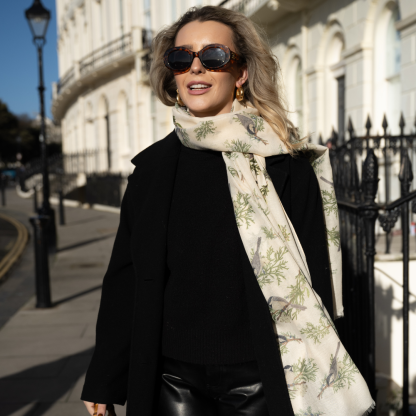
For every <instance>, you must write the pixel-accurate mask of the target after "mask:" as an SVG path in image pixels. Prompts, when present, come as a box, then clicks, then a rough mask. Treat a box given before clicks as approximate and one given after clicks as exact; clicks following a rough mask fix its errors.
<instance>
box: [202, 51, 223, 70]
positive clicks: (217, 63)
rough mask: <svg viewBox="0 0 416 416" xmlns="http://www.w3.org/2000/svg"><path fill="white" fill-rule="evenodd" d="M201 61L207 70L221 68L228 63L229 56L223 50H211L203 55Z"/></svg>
mask: <svg viewBox="0 0 416 416" xmlns="http://www.w3.org/2000/svg"><path fill="white" fill-rule="evenodd" d="M201 60H202V62H203V63H204V65H205V66H206V67H207V68H211V69H215V68H221V67H222V66H224V65H225V64H226V63H227V54H226V53H225V51H223V50H222V49H221V48H210V49H207V50H206V51H205V52H204V53H203V54H202V56H201Z"/></svg>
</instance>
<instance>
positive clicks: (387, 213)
mask: <svg viewBox="0 0 416 416" xmlns="http://www.w3.org/2000/svg"><path fill="white" fill-rule="evenodd" d="M371 127H372V126H371V121H370V118H368V119H367V123H366V135H365V136H361V137H357V136H356V135H355V131H354V128H353V126H352V123H351V120H349V125H348V133H349V140H348V141H346V142H341V141H339V140H338V137H337V134H336V132H335V131H333V134H332V137H331V139H330V140H329V141H328V143H327V145H328V146H329V147H330V148H331V151H330V156H331V164H332V169H333V174H334V187H335V192H336V196H337V200H338V207H339V216H340V233H341V235H340V239H341V248H342V260H343V266H342V268H343V276H344V277H343V298H344V306H345V318H344V319H341V320H339V321H337V322H336V326H337V328H338V331H339V333H340V336H341V339H342V341H343V343H344V345H345V347H346V349H347V350H348V351H349V353H350V355H351V357H352V359H353V360H354V361H355V362H356V364H357V366H358V368H359V369H360V371H361V373H362V374H363V376H364V377H365V379H366V380H367V383H368V385H369V387H370V390H371V392H372V394H373V396H375V301H374V299H375V284H374V259H375V255H376V222H377V219H378V220H379V224H380V225H381V227H382V228H383V230H384V231H385V233H386V236H387V237H386V247H387V251H388V249H389V237H388V236H389V233H390V231H391V230H392V228H393V227H394V226H395V223H396V221H397V219H398V218H399V216H401V224H400V228H401V229H400V231H401V235H402V251H403V345H404V350H403V351H404V357H403V374H404V376H403V415H408V408H409V380H408V374H409V348H408V342H409V250H410V247H409V228H410V227H409V219H410V211H411V210H412V211H413V213H416V191H412V192H410V186H411V183H412V180H413V172H412V162H411V160H412V159H414V157H415V151H416V133H413V134H407V135H406V134H404V127H405V125H404V119H403V117H401V120H400V134H399V135H390V134H388V132H387V127H388V125H387V119H386V118H385V117H384V120H383V131H384V134H383V135H381V136H380V135H375V136H374V135H371V134H370V131H371ZM396 155H397V157H396ZM394 158H396V159H397V161H395V160H394ZM393 163H399V164H400V174H399V176H398V177H396V180H397V181H398V182H400V188H401V195H400V196H398V197H397V198H396V200H395V201H392V202H391V201H390V196H389V188H388V186H389V185H386V183H389V184H390V183H391V182H392V181H393V180H394V177H393V175H392V174H391V172H392V170H391V169H389V167H391V166H392V164H393ZM379 165H382V166H383V167H384V169H383V174H384V178H383V179H384V187H385V188H384V201H383V203H380V201H377V198H378V196H379V194H380V193H379ZM411 201H412V208H411V210H410V209H409V204H410V203H411Z"/></svg>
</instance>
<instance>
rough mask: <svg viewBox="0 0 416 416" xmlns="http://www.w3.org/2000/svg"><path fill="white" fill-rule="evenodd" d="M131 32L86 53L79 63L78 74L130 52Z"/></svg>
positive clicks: (85, 72) (86, 72)
mask: <svg viewBox="0 0 416 416" xmlns="http://www.w3.org/2000/svg"><path fill="white" fill-rule="evenodd" d="M131 51H132V47H131V34H130V33H128V34H125V35H123V36H121V37H120V38H118V39H116V40H113V41H111V42H109V43H107V44H106V45H104V46H102V47H101V48H98V49H96V50H95V51H94V52H92V53H90V54H89V55H87V56H86V57H85V58H83V59H82V60H81V61H80V63H79V72H80V75H81V76H82V75H86V74H88V73H89V72H91V71H93V70H94V69H97V68H99V67H100V66H103V65H105V64H106V63H108V62H111V61H114V60H115V59H118V58H121V57H122V56H124V55H127V54H129V53H131Z"/></svg>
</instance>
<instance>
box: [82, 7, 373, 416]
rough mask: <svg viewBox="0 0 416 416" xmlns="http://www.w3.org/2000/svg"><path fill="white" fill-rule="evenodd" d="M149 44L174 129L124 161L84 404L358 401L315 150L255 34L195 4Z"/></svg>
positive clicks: (192, 408)
mask: <svg viewBox="0 0 416 416" xmlns="http://www.w3.org/2000/svg"><path fill="white" fill-rule="evenodd" d="M154 45H155V47H154V61H153V64H152V68H151V71H150V72H151V83H152V86H153V89H154V90H155V92H156V94H157V95H158V97H159V98H160V99H161V101H162V102H163V103H164V104H167V105H170V106H172V105H175V107H174V109H173V122H174V125H175V131H174V132H172V133H171V134H170V135H168V136H167V137H166V138H165V139H163V140H161V141H159V142H156V143H155V144H153V145H152V146H150V147H148V148H147V149H146V150H144V151H143V152H141V153H140V154H139V155H137V156H136V157H135V158H134V159H133V160H132V163H133V164H134V165H135V166H136V168H135V171H134V173H133V174H132V175H131V176H130V177H129V184H128V187H127V190H126V193H125V196H124V198H123V203H122V207H121V217H120V226H119V230H118V233H117V237H116V241H115V244H114V249H113V253H112V256H111V260H110V264H109V267H108V271H107V273H106V275H105V277H104V283H103V292H102V300H101V306H100V311H99V316H98V322H97V343H96V348H95V352H94V355H93V358H92V361H91V364H90V366H89V369H88V372H87V376H86V381H85V385H84V390H83V393H82V400H84V401H85V404H86V406H87V409H88V411H89V412H90V414H93V405H94V403H99V406H98V414H100V413H101V414H104V413H105V409H106V406H105V404H106V403H116V404H121V405H124V403H125V402H126V400H127V402H128V407H127V415H128V416H133V415H139V416H151V415H160V416H162V415H169V416H176V415H177V416H179V415H182V416H184V415H185V416H187V415H209V416H211V415H212V416H213V415H256V416H263V415H264V416H266V415H271V416H275V415H276V416H277V415H279V416H282V415H284V416H286V415H291V416H293V415H295V414H296V415H306V414H308V415H321V414H327V415H329V414H337V415H345V416H347V415H348V416H351V415H356V416H361V415H363V414H366V413H367V412H370V411H371V410H372V408H373V407H374V403H373V401H372V399H371V396H370V395H369V393H368V389H367V386H366V385H365V382H364V381H363V379H362V377H361V375H360V374H359V373H358V370H357V369H356V367H355V366H354V364H353V363H352V361H351V359H350V358H349V356H348V354H347V353H346V351H345V349H344V348H343V346H342V345H341V343H340V342H339V339H338V337H337V335H336V331H335V330H334V328H333V324H332V321H331V317H332V316H335V317H338V316H340V315H342V302H341V298H340V279H339V277H340V276H339V274H337V271H336V270H335V269H339V270H340V269H341V265H340V252H339V249H338V247H339V241H338V242H337V240H336V238H335V240H334V239H333V237H331V238H332V240H333V241H332V242H331V241H330V240H327V236H326V233H325V229H326V228H325V227H327V228H328V229H329V230H330V231H331V232H332V234H331V236H334V235H336V233H337V227H338V217H337V212H336V204H335V206H331V207H330V206H325V211H324V213H325V215H324V214H323V206H322V200H321V192H322V193H325V192H326V193H327V194H328V195H333V187H332V183H331V181H332V174H331V171H330V165H329V160H328V156H327V152H326V151H324V148H322V147H318V146H314V145H307V144H305V143H302V142H301V141H299V140H298V139H299V138H298V133H297V130H296V129H295V128H294V126H293V125H292V123H291V122H290V121H289V120H288V118H287V114H286V111H285V110H284V106H283V104H282V98H281V95H280V93H279V91H278V90H277V82H276V81H277V75H278V65H277V62H276V60H275V58H274V56H273V54H272V52H271V50H270V48H269V47H268V46H267V43H266V41H265V40H264V37H262V36H261V35H260V34H259V31H258V30H256V28H255V27H254V25H253V23H252V22H251V21H250V20H249V19H247V18H246V17H244V16H243V15H241V14H239V13H236V12H233V11H230V10H226V9H223V8H221V7H213V6H207V7H202V8H199V9H191V10H190V11H188V12H187V13H186V14H185V15H184V16H183V17H182V18H181V19H180V20H179V21H178V22H176V23H175V24H173V25H172V26H171V27H169V28H167V29H165V30H163V31H162V32H160V33H159V34H158V35H157V36H156V38H155V40H154ZM306 148H309V153H304V152H300V151H299V150H305V149H306ZM305 155H306V156H307V157H310V158H311V160H312V161H313V165H314V168H315V171H316V172H317V174H318V177H317V176H316V175H315V172H314V169H313V168H312V166H311V164H310V162H309V160H308V158H307V157H306V156H305ZM325 195H326V194H325ZM334 241H335V242H334ZM328 246H329V250H328V248H327V247H328ZM328 251H329V257H330V260H331V263H332V269H333V270H332V271H331V270H330V267H329V264H330V263H329V258H328ZM332 289H333V290H332ZM328 311H330V313H328ZM279 347H280V348H279Z"/></svg>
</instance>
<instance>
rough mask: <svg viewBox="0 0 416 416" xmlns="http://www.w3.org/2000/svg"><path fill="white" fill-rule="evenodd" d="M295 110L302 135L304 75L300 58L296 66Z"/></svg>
mask: <svg viewBox="0 0 416 416" xmlns="http://www.w3.org/2000/svg"><path fill="white" fill-rule="evenodd" d="M295 111H296V114H297V117H298V119H297V126H296V127H298V129H299V134H300V135H301V136H302V129H303V77H302V64H301V62H300V60H299V61H298V65H297V67H296V78H295Z"/></svg>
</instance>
